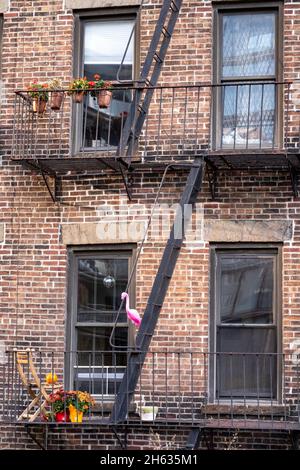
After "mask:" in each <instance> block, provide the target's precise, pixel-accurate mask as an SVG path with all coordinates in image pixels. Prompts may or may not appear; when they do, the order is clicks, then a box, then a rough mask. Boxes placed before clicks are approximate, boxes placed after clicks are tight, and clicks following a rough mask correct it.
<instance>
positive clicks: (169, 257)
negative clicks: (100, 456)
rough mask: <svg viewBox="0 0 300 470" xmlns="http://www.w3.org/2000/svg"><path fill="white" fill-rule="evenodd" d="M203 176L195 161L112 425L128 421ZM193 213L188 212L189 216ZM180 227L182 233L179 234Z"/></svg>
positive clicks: (201, 166)
mask: <svg viewBox="0 0 300 470" xmlns="http://www.w3.org/2000/svg"><path fill="white" fill-rule="evenodd" d="M203 172H204V160H203V158H202V157H196V158H195V160H194V162H193V164H192V165H191V169H190V172H189V175H188V178H187V181H186V185H185V188H184V190H183V193H182V195H181V199H180V203H179V204H180V208H181V211H180V212H179V214H177V215H176V220H175V222H174V225H173V227H172V230H171V232H170V236H169V239H168V241H167V244H166V247H165V250H164V253H163V256H162V259H161V262H160V265H159V268H158V271H157V274H156V277H155V280H154V283H153V286H152V290H151V293H150V296H149V299H148V303H147V306H146V310H145V312H144V315H143V319H142V323H141V325H140V328H139V331H138V334H137V337H136V349H135V350H133V351H131V352H130V353H129V355H128V361H127V368H126V371H125V373H124V376H123V379H122V382H121V384H120V387H119V390H118V394H117V396H116V400H115V403H114V407H113V410H112V414H111V422H112V423H119V422H122V421H124V420H125V419H126V416H127V413H128V407H129V404H130V401H131V399H132V397H133V394H134V392H135V388H136V385H137V383H138V380H139V376H140V373H141V369H142V366H143V363H144V361H145V358H146V355H147V351H148V349H149V346H150V342H151V338H152V336H153V334H154V330H155V326H156V324H157V321H158V318H159V314H160V311H161V308H162V306H163V303H164V299H165V297H166V294H167V290H168V286H169V283H170V280H171V278H172V275H173V272H174V269H175V266H176V262H177V259H178V256H179V253H180V249H181V247H182V244H183V240H184V236H185V231H186V228H187V224H188V222H189V219H188V218H187V217H186V216H185V210H184V208H185V206H186V205H187V204H194V203H195V202H196V199H197V195H198V193H199V191H200V189H201V186H202V179H203ZM190 213H191V211H188V214H189V216H190V217H191V215H190ZM178 227H180V230H181V233H179V232H178Z"/></svg>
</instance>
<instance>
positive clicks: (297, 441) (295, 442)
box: [290, 431, 300, 450]
mask: <svg viewBox="0 0 300 470" xmlns="http://www.w3.org/2000/svg"><path fill="white" fill-rule="evenodd" d="M290 439H291V444H292V448H293V450H299V449H300V432H299V431H291V432H290Z"/></svg>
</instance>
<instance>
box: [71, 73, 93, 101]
mask: <svg viewBox="0 0 300 470" xmlns="http://www.w3.org/2000/svg"><path fill="white" fill-rule="evenodd" d="M88 89H89V81H88V79H87V78H86V77H81V78H74V80H72V82H71V83H70V84H69V95H72V96H73V100H74V101H75V103H82V101H83V98H84V94H85V92H86V90H88Z"/></svg>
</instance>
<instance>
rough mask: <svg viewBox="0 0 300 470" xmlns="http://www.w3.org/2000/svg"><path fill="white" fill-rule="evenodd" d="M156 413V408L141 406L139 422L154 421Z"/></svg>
mask: <svg viewBox="0 0 300 470" xmlns="http://www.w3.org/2000/svg"><path fill="white" fill-rule="evenodd" d="M157 413H158V406H142V407H141V420H142V421H154V420H155V418H156V415H157Z"/></svg>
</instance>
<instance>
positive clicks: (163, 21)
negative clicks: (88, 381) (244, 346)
mask: <svg viewBox="0 0 300 470" xmlns="http://www.w3.org/2000/svg"><path fill="white" fill-rule="evenodd" d="M181 6H182V0H164V1H163V5H162V7H161V11H160V14H159V18H158V20H157V24H156V27H155V30H154V33H153V37H152V40H151V43H150V47H149V50H148V53H147V56H146V58H145V61H144V65H143V68H142V70H141V74H140V78H139V80H138V81H137V82H136V83H135V85H134V86H126V85H124V84H122V83H120V84H118V85H116V86H115V89H114V91H113V93H115V94H118V97H119V98H118V99H119V101H123V102H125V101H126V102H128V103H129V106H128V108H127V109H128V110H127V111H126V113H122V115H121V116H118V117H117V118H116V117H115V116H112V115H109V114H106V115H105V122H104V121H103V122H104V123H105V126H106V129H107V136H108V137H107V138H106V142H105V145H103V143H101V141H100V139H99V138H98V137H99V136H98V128H97V130H96V133H97V135H96V136H95V138H94V139H92V140H93V142H96V143H95V147H94V149H93V150H91V148H87V147H88V146H87V145H86V141H87V138H88V137H87V134H88V126H87V121H88V116H87V111H85V109H83V115H82V116H83V118H82V122H83V131H82V139H81V142H80V144H79V146H77V148H75V149H73V150H72V154H71V155H70V154H69V140H68V138H67V137H66V136H65V125H66V123H68V122H69V118H70V115H71V105H70V103H69V102H68V101H67V100H66V99H65V103H64V106H63V109H62V111H61V112H60V119H59V120H58V119H57V113H55V112H52V111H51V110H49V115H48V116H41V115H39V114H37V113H36V114H33V113H32V111H31V100H30V98H29V97H28V95H27V94H26V92H25V91H18V92H17V93H16V105H15V123H14V141H13V151H12V157H11V158H12V159H13V160H14V161H16V162H19V163H20V164H22V165H23V166H24V167H25V168H27V169H30V170H33V171H35V172H37V173H40V174H41V176H42V178H43V180H44V182H45V184H46V186H47V189H48V191H49V193H50V195H51V198H52V199H53V201H54V202H56V201H57V200H59V197H60V184H61V182H62V180H63V176H64V175H66V174H75V175H78V174H81V173H82V174H86V173H87V172H90V173H91V174H97V172H99V171H100V172H101V171H105V170H109V171H112V172H114V173H115V174H119V175H121V176H122V179H123V182H124V185H125V189H126V193H127V195H128V197H129V198H130V199H131V198H132V197H133V194H132V182H133V184H134V174H135V171H136V170H137V169H140V168H143V167H147V166H148V167H150V168H156V169H163V170H165V169H166V168H168V171H177V170H178V171H187V172H188V174H187V178H186V184H185V187H184V190H183V192H182V195H181V198H180V203H179V204H180V206H181V207H182V208H184V207H185V205H187V204H194V203H195V202H196V200H197V196H198V194H199V192H200V191H201V187H202V182H203V178H204V170H206V175H207V178H208V182H209V186H210V190H211V194H212V197H213V198H214V197H216V196H217V181H218V175H219V173H220V172H222V173H224V172H228V173H232V172H235V171H237V172H239V171H251V172H252V171H253V172H257V171H265V170H270V169H272V170H277V171H281V172H289V174H290V179H291V185H292V190H293V193H294V195H295V196H297V195H298V190H299V171H300V153H299V152H300V148H299V146H298V143H299V138H298V136H297V135H293V134H290V131H289V124H290V121H289V120H290V114H289V106H290V105H289V103H290V98H291V93H292V84H291V83H278V84H276V85H275V86H276V88H277V89H278V90H280V91H282V92H283V95H284V108H285V116H284V127H285V136H284V139H283V140H284V141H283V142H282V143H278V142H275V141H274V140H273V141H272V142H271V143H270V142H269V143H268V146H267V147H268V148H264V145H263V141H262V138H261V135H262V129H260V137H258V144H257V145H255V146H254V148H251V143H249V142H250V139H249V138H248V137H249V136H248V132H247V139H246V143H245V145H244V146H241V145H239V143H238V142H236V139H235V138H234V143H233V146H231V148H230V146H229V148H226V145H224V146H221V147H220V148H217V149H211V147H210V145H209V141H210V130H207V128H205V127H203V126H202V122H201V116H202V115H203V113H206V116H209V113H210V111H211V108H212V106H211V103H212V101H213V99H214V98H215V96H216V94H217V93H218V92H219V91H220V92H222V86H221V85H220V86H219V85H211V84H198V85H182V86H181V85H178V86H172V87H168V86H165V87H164V86H157V83H158V79H159V76H160V72H161V70H162V67H163V65H164V61H165V57H166V54H167V50H168V46H169V43H170V41H171V38H172V34H173V31H174V28H175V25H176V21H177V19H178V17H179V15H180V9H181ZM239 86H240V85H239V84H237V93H238V87H239ZM261 86H262V89H264V87H265V86H266V85H265V84H262V85H261ZM120 97H121V98H120ZM188 105H189V106H190V107H191V106H192V116H189V114H188V110H187V108H188ZM201 106H203V108H204V109H200V107H201ZM178 109H179V111H178ZM154 110H156V111H154ZM248 111H249V110H248ZM98 113H99V112H98ZM153 113H154V114H153ZM164 113H165V114H164ZM165 116H168V117H169V119H168V124H167V126H166V123H165ZM99 119H100V117H99V115H97V120H99ZM209 121H210V117H209ZM261 121H262V119H261ZM97 122H98V121H97ZM154 128H155V131H154V132H153V129H154ZM116 129H117V134H118V135H117V138H116V139H115V140H114V137H113V135H114V133H115V132H116ZM248 131H249V123H248ZM296 134H297V133H296ZM112 142H113V144H112ZM115 142H117V144H116V143H115ZM101 146H102V147H101ZM98 147H99V148H98ZM100 147H101V148H100ZM53 181H54V184H53ZM182 213H184V211H182ZM184 222H185V224H186V222H187V221H186V220H185V221H184V220H183V216H182V220H181V223H182V226H183V225H184ZM183 242H184V233H183V234H182V236H181V237H179V238H177V237H176V233H175V227H174V226H173V228H172V230H171V233H170V236H169V239H168V241H167V243H166V246H165V249H164V252H163V256H162V259H161V261H160V265H159V268H158V271H157V274H156V277H155V279H154V282H153V286H152V289H151V293H150V296H149V299H148V302H147V306H146V309H145V312H144V314H143V319H142V324H141V327H140V329H139V331H138V334H137V337H136V346H135V348H134V349H133V350H131V351H129V353H128V356H127V361H126V370H125V372H124V374H123V377H122V380H121V381H120V385H119V387H118V390H117V393H116V399H115V403H114V406H113V409H112V413H111V416H110V418H109V419H106V421H105V422H106V423H107V424H109V425H111V426H112V428H113V429H116V428H117V427H118V426H121V427H122V426H123V425H125V424H126V423H127V424H130V420H129V418H128V416H129V414H130V404H131V402H132V400H133V397H134V394H135V393H136V390H137V387H138V386H139V380H140V375H141V371H142V368H143V366H144V364H145V361H146V358H147V355H148V352H149V347H150V344H151V339H152V336H153V334H154V331H155V327H156V324H157V321H158V318H159V315H160V311H161V309H162V307H163V304H164V300H165V297H166V294H167V291H168V286H169V283H170V280H171V279H172V275H173V272H174V269H175V266H176V262H177V260H178V257H179V254H180V250H181V247H182V245H183ZM298 413H299V409H298ZM200 421H201V420H200ZM200 421H199V422H198V421H197V419H195V418H194V416H193V418H192V421H188V423H187V424H188V425H190V428H191V432H190V436H189V439H188V443H187V448H190V449H193V448H196V447H197V445H198V444H199V440H200V437H201V432H202V431H203V429H204V428H207V427H208V428H210V429H212V428H213V427H214V426H213V425H212V424H211V422H209V419H207V417H205V419H204V420H202V421H201V422H200ZM219 421H220V420H219ZM240 421H242V420H240ZM275 421H276V420H275V419H272V426H273V427H274V428H276V423H277V421H276V423H275V424H274V422H275ZM296 421H297V420H296ZM245 422H246V420H245ZM284 422H286V421H284ZM224 423H225V424H224ZM279 424H280V420H279ZM225 425H226V426H231V427H234V426H236V427H237V426H238V422H237V421H234V420H232V425H230V419H228V420H227V421H226V422H225V421H223V424H222V426H225ZM222 426H219V427H222ZM269 426H270V422H269V421H265V424H262V425H261V429H266V428H269ZM217 427H218V426H217ZM245 427H246V428H247V425H246V424H245ZM248 427H249V428H250V429H251V425H249V426H248ZM298 427H299V423H298V422H297V423H296V424H295V423H294V422H293V423H292V425H291V426H290V427H289V429H294V430H298ZM254 428H255V426H254ZM278 428H281V427H280V425H278Z"/></svg>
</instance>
